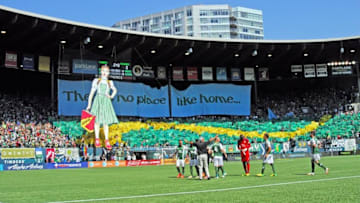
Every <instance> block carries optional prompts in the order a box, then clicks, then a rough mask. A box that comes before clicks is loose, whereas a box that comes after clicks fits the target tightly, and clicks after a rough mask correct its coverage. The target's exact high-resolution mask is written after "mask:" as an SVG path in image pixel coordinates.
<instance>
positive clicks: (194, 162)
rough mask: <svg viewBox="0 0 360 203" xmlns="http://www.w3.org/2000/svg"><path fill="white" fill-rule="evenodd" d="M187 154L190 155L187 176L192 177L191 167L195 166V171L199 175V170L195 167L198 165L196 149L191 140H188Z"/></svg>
mask: <svg viewBox="0 0 360 203" xmlns="http://www.w3.org/2000/svg"><path fill="white" fill-rule="evenodd" d="M188 155H189V157H190V174H191V175H190V176H189V178H193V177H194V173H193V167H195V169H196V172H197V177H196V178H198V177H199V170H198V169H197V167H198V151H197V148H196V146H194V143H193V142H192V141H191V142H190V147H189V149H188Z"/></svg>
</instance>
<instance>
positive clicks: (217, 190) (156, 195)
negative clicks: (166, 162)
mask: <svg viewBox="0 0 360 203" xmlns="http://www.w3.org/2000/svg"><path fill="white" fill-rule="evenodd" d="M350 178H360V175H357V176H345V177H337V178H324V179H317V180H303V181H294V182H285V183H274V184H266V185H253V186H243V187H233V188H222V189H211V190H199V191H189V192H173V193H159V194H149V195H134V196H122V197H109V198H99V199H84V200H68V201H58V202H49V203H71V202H94V201H107V200H121V199H136V198H147V197H161V196H172V195H186V194H197V193H206V192H222V191H230V190H244V189H253V188H262V187H271V186H282V185H293V184H303V183H313V182H325V181H333V180H343V179H350ZM203 181H206V180H203Z"/></svg>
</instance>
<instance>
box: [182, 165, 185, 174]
mask: <svg viewBox="0 0 360 203" xmlns="http://www.w3.org/2000/svg"><path fill="white" fill-rule="evenodd" d="M182 174H183V175H184V174H185V167H182Z"/></svg>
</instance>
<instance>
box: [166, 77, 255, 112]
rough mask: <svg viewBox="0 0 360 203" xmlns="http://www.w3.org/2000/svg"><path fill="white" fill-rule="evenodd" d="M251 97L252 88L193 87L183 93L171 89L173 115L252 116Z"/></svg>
mask: <svg viewBox="0 0 360 203" xmlns="http://www.w3.org/2000/svg"><path fill="white" fill-rule="evenodd" d="M250 95H251V86H239V85H232V84H206V85H191V86H190V87H188V88H187V89H186V90H183V91H180V90H177V89H175V88H174V87H171V97H172V98H171V101H172V102H171V110H172V115H173V116H174V117H187V116H196V115H250V104H251V103H250Z"/></svg>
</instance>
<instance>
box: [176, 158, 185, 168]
mask: <svg viewBox="0 0 360 203" xmlns="http://www.w3.org/2000/svg"><path fill="white" fill-rule="evenodd" d="M176 167H185V160H183V159H178V160H176Z"/></svg>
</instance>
